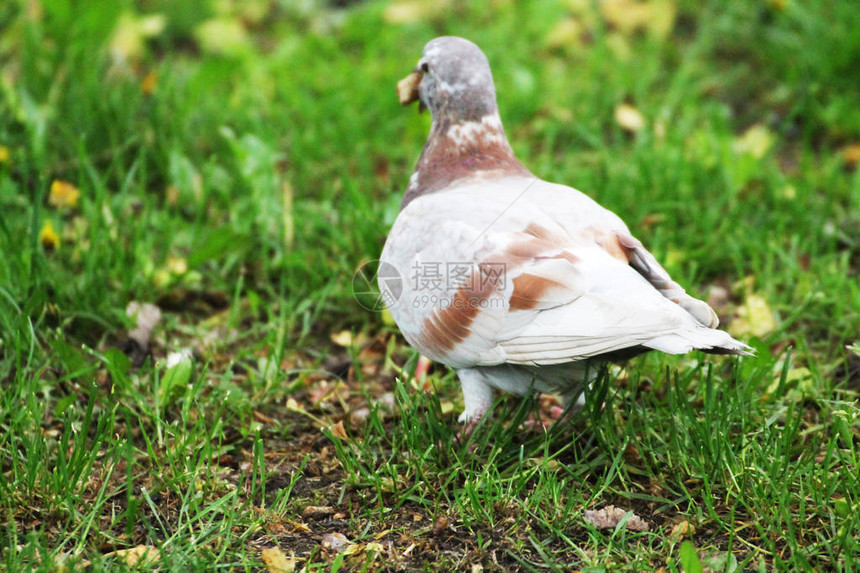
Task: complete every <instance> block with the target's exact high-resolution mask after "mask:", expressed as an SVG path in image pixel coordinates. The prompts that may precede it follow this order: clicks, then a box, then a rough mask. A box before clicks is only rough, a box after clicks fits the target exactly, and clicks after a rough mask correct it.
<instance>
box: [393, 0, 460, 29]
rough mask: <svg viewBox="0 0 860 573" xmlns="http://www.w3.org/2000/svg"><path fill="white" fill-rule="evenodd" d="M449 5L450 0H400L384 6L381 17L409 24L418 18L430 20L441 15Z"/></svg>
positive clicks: (396, 22) (394, 22)
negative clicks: (429, 0) (425, 0)
mask: <svg viewBox="0 0 860 573" xmlns="http://www.w3.org/2000/svg"><path fill="white" fill-rule="evenodd" d="M450 5H451V0H438V1H436V2H424V1H423V0H400V1H399V2H392V3H391V4H389V5H388V6H387V7H386V8H385V12H384V13H383V14H382V17H383V18H384V19H385V21H386V22H387V23H389V24H409V23H410V22H417V21H419V20H431V19H433V18H436V17H438V16H440V15H442V14H443V13H444V12H445V10H446V9H447V8H448V7H449V6H450Z"/></svg>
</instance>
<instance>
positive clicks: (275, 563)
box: [260, 547, 296, 573]
mask: <svg viewBox="0 0 860 573" xmlns="http://www.w3.org/2000/svg"><path fill="white" fill-rule="evenodd" d="M260 558H261V559H262V560H263V563H265V564H266V569H267V570H268V571H269V573H293V571H295V570H296V557H295V554H294V553H293V552H292V551H290V556H289V557H287V555H286V554H285V553H284V552H283V551H282V550H281V548H280V547H269V548H267V549H263V551H262V553H260Z"/></svg>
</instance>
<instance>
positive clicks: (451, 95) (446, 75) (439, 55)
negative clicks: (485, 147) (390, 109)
mask: <svg viewBox="0 0 860 573" xmlns="http://www.w3.org/2000/svg"><path fill="white" fill-rule="evenodd" d="M417 69H418V70H420V71H421V72H423V74H424V77H423V79H422V80H421V84H420V85H419V87H418V93H419V98H420V99H421V103H422V104H424V105H425V106H427V107H428V108H429V109H430V112H431V113H432V114H433V119H434V121H439V120H442V121H450V122H453V123H457V122H462V121H480V120H481V118H482V117H484V116H487V115H491V114H495V113H497V107H496V90H495V87H494V86H493V74H492V73H491V72H490V64H489V62H488V61H487V57H486V56H485V55H484V53H483V52H481V50H480V48H478V46H476V45H475V44H473V43H472V42H470V41H469V40H466V39H463V38H457V37H455V36H442V37H440V38H435V39H433V40H431V41H430V42H428V43H427V45H426V46H424V52H423V55H422V57H421V59H420V60H419V61H418V68H417Z"/></svg>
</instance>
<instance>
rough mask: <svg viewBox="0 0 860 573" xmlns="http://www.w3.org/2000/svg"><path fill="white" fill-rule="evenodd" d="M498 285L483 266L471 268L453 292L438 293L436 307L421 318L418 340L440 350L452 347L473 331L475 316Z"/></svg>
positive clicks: (434, 349) (433, 349)
mask: <svg viewBox="0 0 860 573" xmlns="http://www.w3.org/2000/svg"><path fill="white" fill-rule="evenodd" d="M502 279H503V277H502ZM499 285H500V282H499V280H498V279H497V278H496V279H494V278H493V277H492V276H488V275H487V274H486V273H485V272H483V269H478V270H474V271H472V273H471V275H470V276H469V277H468V278H467V279H466V281H465V284H464V285H463V286H461V287H460V288H458V289H457V290H456V292H454V295H453V296H451V297H450V298H449V297H446V296H440V297H438V299H439V303H438V304H439V308H437V309H436V310H434V311H433V312H432V313H430V316H428V317H427V318H426V319H425V320H424V324H423V326H422V328H421V333H420V334H419V335H418V336H419V340H420V341H421V344H423V345H426V346H427V347H428V348H429V349H430V350H432V351H434V352H437V353H439V354H445V353H447V352H449V351H451V350H453V348H454V347H455V346H456V345H457V344H458V343H460V342H462V341H463V340H465V339H466V338H467V337H468V336H469V335H470V334H471V333H472V330H471V326H472V323H473V322H474V320H475V317H476V316H478V313H479V312H480V311H481V309H483V308H486V307H487V306H488V305H489V299H490V297H491V296H492V295H493V293H496V292H498V290H497V289H498V287H499Z"/></svg>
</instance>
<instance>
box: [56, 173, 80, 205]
mask: <svg viewBox="0 0 860 573" xmlns="http://www.w3.org/2000/svg"><path fill="white" fill-rule="evenodd" d="M80 196H81V192H80V191H79V190H78V188H77V187H75V186H74V185H72V184H71V183H69V182H68V181H61V180H60V179H55V180H54V182H53V183H51V191H50V193H49V195H48V205H50V206H51V207H56V208H58V209H66V208H68V209H71V208H74V207H76V206H77V204H78V199H79V198H80Z"/></svg>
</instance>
